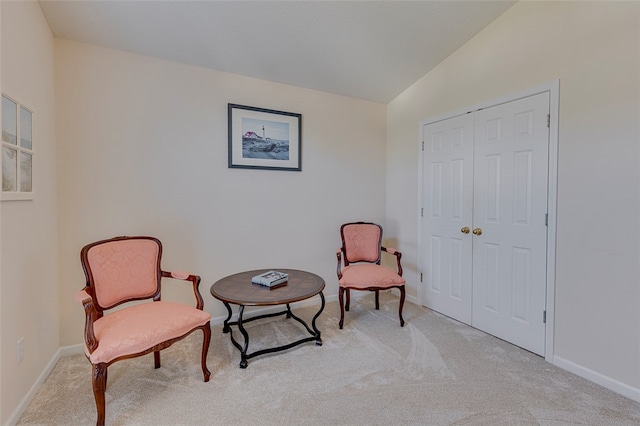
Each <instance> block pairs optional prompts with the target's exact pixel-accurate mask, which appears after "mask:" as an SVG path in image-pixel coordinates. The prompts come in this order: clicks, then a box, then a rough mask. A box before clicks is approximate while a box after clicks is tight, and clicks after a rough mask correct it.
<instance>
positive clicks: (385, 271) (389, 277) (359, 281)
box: [336, 222, 405, 329]
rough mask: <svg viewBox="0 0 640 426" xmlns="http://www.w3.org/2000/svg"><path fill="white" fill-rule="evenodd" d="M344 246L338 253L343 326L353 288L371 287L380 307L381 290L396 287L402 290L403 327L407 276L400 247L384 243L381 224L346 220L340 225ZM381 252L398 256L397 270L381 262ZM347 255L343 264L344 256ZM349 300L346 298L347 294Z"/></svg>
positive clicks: (377, 306) (400, 313) (339, 297)
mask: <svg viewBox="0 0 640 426" xmlns="http://www.w3.org/2000/svg"><path fill="white" fill-rule="evenodd" d="M340 237H341V238H342V247H340V248H339V249H338V251H337V253H336V254H337V257H338V285H339V290H338V291H339V292H338V300H339V302H340V324H339V326H340V328H341V329H342V326H343V325H344V311H345V310H347V311H348V310H349V304H350V299H351V297H350V296H351V295H350V290H369V291H375V293H376V309H380V294H379V293H380V290H388V289H391V288H397V289H399V290H400V308H399V311H398V313H399V316H400V326H401V327H404V319H403V318H402V307H403V306H404V298H405V290H404V284H405V280H404V278H402V265H401V264H400V258H401V257H402V253H400V252H399V251H397V250H395V249H392V248H387V247H383V246H382V227H381V226H380V225H378V224H375V223H368V222H354V223H345V224H344V225H342V226H341V227H340ZM382 252H385V253H389V254H391V255H394V256H396V262H397V265H398V271H397V272H395V271H393V270H391V269H389V268H387V267H384V266H381V265H380V260H381V257H382ZM343 257H344V268H342V260H343ZM345 293H346V295H347V300H346V302H344V294H345Z"/></svg>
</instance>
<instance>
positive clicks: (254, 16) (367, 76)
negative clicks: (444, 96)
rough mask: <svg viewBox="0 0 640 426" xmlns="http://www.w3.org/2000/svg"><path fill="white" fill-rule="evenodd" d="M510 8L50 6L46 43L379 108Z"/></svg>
mask: <svg viewBox="0 0 640 426" xmlns="http://www.w3.org/2000/svg"><path fill="white" fill-rule="evenodd" d="M514 3H515V1H485V0H472V1H453V0H448V1H185V0H173V1H116V0H106V1H89V0H84V1H77V0H76V1H58V0H41V1H40V5H41V8H42V11H43V12H44V15H45V17H46V19H47V21H48V23H49V26H50V27H51V30H52V31H53V34H54V36H55V37H60V38H65V39H70V40H75V41H80V42H84V43H90V44H95V45H99V46H106V47H111V48H114V49H119V50H125V51H129V52H134V53H139V54H142V55H148V56H153V57H158V58H163V59H168V60H172V61H178V62H183V63H186V64H192V65H197V66H201V67H206V68H211V69H216V70H219V71H225V72H231V73H235V74H241V75H246V76H250V77H256V78H260V79H264V80H270V81H275V82H279V83H285V84H290V85H294V86H300V87H306V88H310V89H317V90H322V91H325V92H330V93H336V94H341V95H345V96H351V97H355V98H360V99H365V100H371V101H375V102H381V103H388V102H389V101H391V100H392V99H394V98H395V97H396V96H397V95H399V94H400V93H402V92H403V91H404V90H405V89H406V88H408V87H409V86H410V85H412V84H413V83H415V82H416V81H417V80H418V79H419V78H421V77H422V76H423V75H425V74H426V73H427V72H428V71H429V70H431V69H432V68H433V67H434V66H436V65H437V64H438V63H440V62H441V61H442V60H443V59H445V58H446V57H447V56H449V55H450V54H451V53H453V52H454V51H455V50H457V49H458V48H459V47H460V46H462V45H463V44H464V43H465V42H466V41H467V40H469V39H470V38H472V37H473V36H474V35H475V34H477V33H478V32H480V31H481V30H482V29H483V28H484V27H486V26H487V25H488V24H490V23H491V22H492V21H493V20H495V19H496V18H497V17H498V16H499V15H501V14H502V13H503V12H504V11H505V10H507V9H508V8H509V7H511V6H512V5H513V4H514Z"/></svg>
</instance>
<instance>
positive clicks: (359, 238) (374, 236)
mask: <svg viewBox="0 0 640 426" xmlns="http://www.w3.org/2000/svg"><path fill="white" fill-rule="evenodd" d="M340 236H341V238H342V250H343V253H344V264H345V266H349V264H350V263H355V262H370V263H376V264H378V265H379V264H380V259H381V257H382V250H381V247H382V227H381V226H380V225H378V224H375V223H365V222H356V223H345V224H344V225H342V226H341V227H340Z"/></svg>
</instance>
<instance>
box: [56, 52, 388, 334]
mask: <svg viewBox="0 0 640 426" xmlns="http://www.w3.org/2000/svg"><path fill="white" fill-rule="evenodd" d="M56 90H57V96H56V112H57V122H56V124H57V140H58V156H59V161H60V167H59V174H58V184H59V187H60V191H59V206H60V210H59V230H60V235H61V239H60V321H61V334H60V344H61V345H62V346H65V345H70V344H76V343H80V342H81V337H82V326H83V320H84V317H83V315H82V312H81V308H80V307H79V306H77V305H76V304H75V303H74V302H73V301H72V298H71V296H72V294H73V293H74V292H75V291H77V290H78V289H80V288H81V287H82V286H83V285H84V275H83V273H82V270H81V267H80V262H79V252H80V249H81V248H82V246H83V245H84V244H87V243H89V242H91V241H94V240H97V239H102V238H109V237H112V236H116V235H132V234H143V235H144V234H149V235H155V236H157V237H159V238H160V239H161V240H162V242H163V244H164V257H163V260H164V262H163V264H164V267H165V269H186V270H190V271H193V272H194V273H197V274H200V275H201V276H202V278H203V283H202V285H201V290H202V293H203V296H204V297H205V309H206V310H207V311H209V312H211V313H212V314H213V316H214V317H222V316H223V315H226V310H225V309H224V306H223V305H222V303H220V302H219V301H217V300H215V299H213V298H212V297H211V295H210V293H209V287H210V286H211V284H212V283H213V282H215V281H216V280H217V279H219V278H222V277H223V276H225V275H228V274H231V273H235V272H238V271H240V270H246V269H253V268H270V267H275V268H285V267H292V268H300V269H306V270H310V271H313V272H315V273H317V274H319V275H321V276H322V277H323V278H324V279H325V281H326V282H327V289H326V290H325V295H327V296H332V295H335V294H336V293H337V281H336V278H335V263H336V260H335V250H336V248H337V247H339V244H340V238H339V226H340V224H341V223H343V222H345V221H350V220H354V219H365V220H374V221H378V222H382V221H383V220H384V213H385V189H384V188H385V173H384V170H385V155H386V151H385V135H386V120H385V114H386V107H385V105H382V104H377V103H372V102H365V101H361V100H356V99H352V98H347V97H341V96H336V95H331V94H327V93H322V92H318V91H312V90H306V89H300V88H295V87H292V86H286V85H281V84H275V83H270V82H266V81H262V80H256V79H251V78H246V77H241V76H238V75H232V74H226V73H221V72H216V71H212V70H207V69H202V68H197V67H193V66H187V65H183V64H178V63H173V62H168V61H162V60H158V59H153V58H150V57H145V56H140V55H134V54H129V53H125V52H122V51H115V50H109V49H105V48H100V47H96V46H91V45H86V44H79V43H75V42H69V41H64V40H56ZM228 103H237V104H241V105H250V106H255V107H261V108H269V109H275V110H281V111H289V112H296V113H301V114H302V156H303V159H302V172H290V171H273V170H245V169H229V168H228V167H227V104H228ZM169 284H172V283H171V282H167V285H169ZM176 284H177V285H180V284H179V283H177V282H176ZM165 288H166V287H165ZM182 288H183V290H184V292H183V294H186V295H187V296H188V295H189V291H187V290H188V289H187V288H186V287H185V286H182ZM177 293H178V292H177V291H176V292H169V293H167V294H168V295H170V296H171V297H176V298H182V297H183V294H177ZM185 300H190V299H188V298H187V299H185ZM327 314H328V315H331V314H332V313H331V312H327Z"/></svg>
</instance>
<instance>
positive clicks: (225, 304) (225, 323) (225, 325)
mask: <svg viewBox="0 0 640 426" xmlns="http://www.w3.org/2000/svg"><path fill="white" fill-rule="evenodd" d="M222 303H224V307H225V308H227V312H228V313H229V315H227V319H226V320H224V326H223V327H222V332H223V333H225V334H226V333H228V332H229V331H230V330H231V328H230V327H229V320H230V319H231V306H229V304H228V303H227V302H222Z"/></svg>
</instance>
